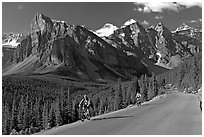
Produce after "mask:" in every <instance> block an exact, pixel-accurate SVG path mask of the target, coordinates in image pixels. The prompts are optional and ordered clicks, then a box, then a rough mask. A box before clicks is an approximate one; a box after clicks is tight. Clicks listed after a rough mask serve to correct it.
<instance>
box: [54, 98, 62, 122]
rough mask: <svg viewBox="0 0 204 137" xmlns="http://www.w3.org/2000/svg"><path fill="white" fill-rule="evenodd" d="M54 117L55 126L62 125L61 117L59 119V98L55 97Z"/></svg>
mask: <svg viewBox="0 0 204 137" xmlns="http://www.w3.org/2000/svg"><path fill="white" fill-rule="evenodd" d="M55 117H56V125H57V126H60V125H61V124H62V117H61V105H60V96H59V95H58V96H57V99H56V101H55Z"/></svg>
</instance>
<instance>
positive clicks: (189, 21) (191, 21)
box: [187, 18, 202, 23]
mask: <svg viewBox="0 0 204 137" xmlns="http://www.w3.org/2000/svg"><path fill="white" fill-rule="evenodd" d="M187 22H188V23H197V22H202V19H201V18H200V19H197V20H188V21H187Z"/></svg>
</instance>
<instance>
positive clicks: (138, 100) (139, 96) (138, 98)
mask: <svg viewBox="0 0 204 137" xmlns="http://www.w3.org/2000/svg"><path fill="white" fill-rule="evenodd" d="M136 101H137V105H138V106H139V105H141V94H140V93H139V92H137V95H136Z"/></svg>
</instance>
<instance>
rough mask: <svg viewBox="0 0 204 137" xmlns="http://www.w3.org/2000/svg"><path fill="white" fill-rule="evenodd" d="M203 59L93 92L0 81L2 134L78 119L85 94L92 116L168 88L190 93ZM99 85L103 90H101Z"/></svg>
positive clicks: (11, 79) (196, 84) (197, 83)
mask: <svg viewBox="0 0 204 137" xmlns="http://www.w3.org/2000/svg"><path fill="white" fill-rule="evenodd" d="M201 83H202V55H201V54H197V55H195V56H193V57H190V58H188V59H186V60H185V61H184V62H182V63H181V64H180V65H179V66H178V67H176V68H174V69H172V70H170V71H168V72H167V73H163V74H160V75H151V76H147V75H142V76H141V77H140V78H136V77H134V78H133V79H132V80H129V81H123V80H122V81H118V82H107V83H103V84H99V85H95V89H94V91H90V90H85V89H84V87H76V85H73V84H71V83H70V84H68V85H66V86H65V85H59V84H56V83H53V82H49V81H43V80H36V79H29V80H28V79H20V78H17V77H15V78H14V77H10V76H7V77H3V78H2V134H33V133H36V132H40V131H42V130H46V129H50V128H52V127H56V126H61V125H64V124H68V123H72V122H75V121H77V120H78V119H79V112H78V104H79V101H80V100H81V99H82V96H83V95H84V94H87V95H88V97H89V98H90V99H91V106H92V108H91V116H96V115H101V114H104V113H108V112H111V111H116V110H119V109H123V108H125V107H127V106H129V105H131V104H133V105H134V104H135V103H136V99H135V96H136V93H137V92H140V93H141V95H142V102H145V101H148V100H151V99H152V98H154V97H155V96H158V95H161V94H164V93H166V91H167V90H166V88H168V87H167V85H171V87H173V88H174V89H176V90H177V91H180V92H183V91H185V92H187V93H191V92H192V91H196V90H198V89H199V88H200V87H201ZM101 85H102V86H101Z"/></svg>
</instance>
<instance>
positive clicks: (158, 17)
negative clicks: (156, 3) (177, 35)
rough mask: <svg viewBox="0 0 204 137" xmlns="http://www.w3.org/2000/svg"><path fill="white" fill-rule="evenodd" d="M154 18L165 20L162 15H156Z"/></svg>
mask: <svg viewBox="0 0 204 137" xmlns="http://www.w3.org/2000/svg"><path fill="white" fill-rule="evenodd" d="M154 18H155V19H157V20H159V19H163V18H164V17H163V16H161V15H156V16H155V17H154Z"/></svg>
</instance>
